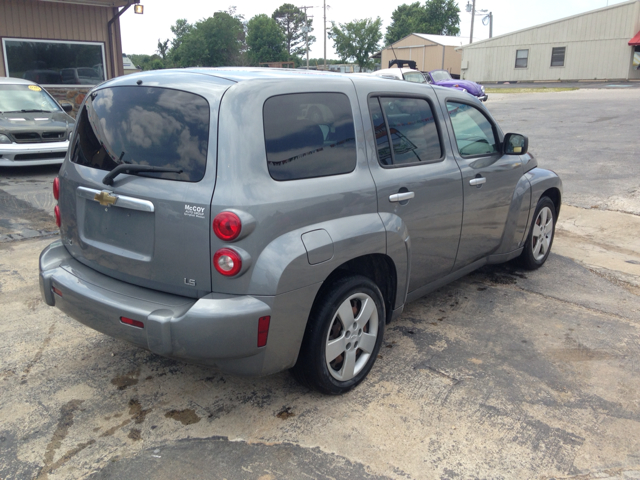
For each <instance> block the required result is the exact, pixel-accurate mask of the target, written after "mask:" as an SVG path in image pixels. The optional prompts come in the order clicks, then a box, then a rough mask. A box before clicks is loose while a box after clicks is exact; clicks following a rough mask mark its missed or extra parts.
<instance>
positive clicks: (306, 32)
mask: <svg viewBox="0 0 640 480" xmlns="http://www.w3.org/2000/svg"><path fill="white" fill-rule="evenodd" d="M307 8H313V7H312V6H311V7H300V9H303V10H304V43H305V45H306V48H307V70H309V17H307ZM311 18H313V16H312V17H311Z"/></svg>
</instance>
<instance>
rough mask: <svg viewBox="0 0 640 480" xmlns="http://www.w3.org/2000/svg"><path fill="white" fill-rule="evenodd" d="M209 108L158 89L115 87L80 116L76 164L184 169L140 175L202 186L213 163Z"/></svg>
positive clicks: (73, 158) (186, 95)
mask: <svg viewBox="0 0 640 480" xmlns="http://www.w3.org/2000/svg"><path fill="white" fill-rule="evenodd" d="M209 110H210V109H209V103H208V102H207V101H206V100H205V99H204V98H202V97H200V96H199V95H195V94H193V93H188V92H182V91H179V90H171V89H168V88H158V87H144V86H132V87H113V88H104V89H102V90H98V91H96V92H94V93H92V94H91V96H90V97H89V98H88V99H87V101H86V103H85V106H84V107H83V108H82V111H81V112H80V114H79V116H78V127H77V134H76V136H75V142H74V145H73V147H72V148H73V150H72V154H71V161H72V162H74V163H77V164H79V165H84V166H87V167H92V168H97V169H100V170H107V171H111V170H113V169H114V168H116V167H117V166H118V165H122V164H130V165H151V166H155V167H168V168H179V169H181V170H182V173H173V172H155V173H154V172H143V173H140V174H139V175H141V176H148V177H154V178H164V179H168V180H179V181H186V182H198V181H200V180H202V177H203V176H204V171H205V167H206V163H207V147H208V143H209Z"/></svg>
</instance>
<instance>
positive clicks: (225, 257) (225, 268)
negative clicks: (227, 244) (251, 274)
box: [213, 248, 242, 277]
mask: <svg viewBox="0 0 640 480" xmlns="http://www.w3.org/2000/svg"><path fill="white" fill-rule="evenodd" d="M213 266H214V267H215V268H216V270H217V271H218V273H220V274H221V275H224V276H225V277H233V276H234V275H236V274H237V273H238V272H240V269H241V268H242V258H241V257H240V255H239V254H238V252H236V251H234V250H231V249H230V248H221V249H220V250H218V251H217V252H216V253H215V255H214V256H213Z"/></svg>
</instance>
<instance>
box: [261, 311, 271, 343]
mask: <svg viewBox="0 0 640 480" xmlns="http://www.w3.org/2000/svg"><path fill="white" fill-rule="evenodd" d="M270 322H271V317H260V318H259V319H258V347H264V346H265V345H266V344H267V336H269V323H270Z"/></svg>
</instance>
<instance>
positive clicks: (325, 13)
mask: <svg viewBox="0 0 640 480" xmlns="http://www.w3.org/2000/svg"><path fill="white" fill-rule="evenodd" d="M473 1H474V3H475V1H476V0H473ZM322 38H323V40H324V69H325V70H326V69H327V0H324V28H323V29H322Z"/></svg>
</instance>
